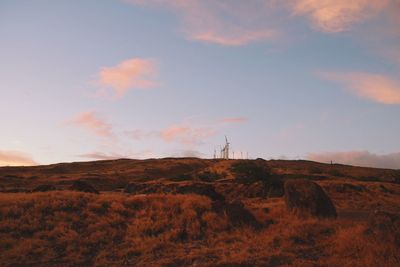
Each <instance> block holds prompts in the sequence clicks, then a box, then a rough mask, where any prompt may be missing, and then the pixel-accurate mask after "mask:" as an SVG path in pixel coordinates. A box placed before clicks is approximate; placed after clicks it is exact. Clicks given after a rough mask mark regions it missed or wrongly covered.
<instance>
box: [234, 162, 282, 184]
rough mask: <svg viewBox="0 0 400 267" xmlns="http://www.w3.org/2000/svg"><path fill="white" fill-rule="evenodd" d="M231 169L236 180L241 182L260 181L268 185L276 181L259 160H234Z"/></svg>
mask: <svg viewBox="0 0 400 267" xmlns="http://www.w3.org/2000/svg"><path fill="white" fill-rule="evenodd" d="M231 171H232V172H233V173H234V175H235V179H236V181H237V182H238V183H242V184H252V183H255V182H262V183H264V184H265V185H270V184H272V183H275V182H276V181H275V180H276V178H274V176H273V175H272V173H271V171H270V169H269V168H268V166H267V165H266V164H265V162H264V161H261V160H256V161H250V160H241V161H238V162H235V163H234V164H233V165H232V167H231Z"/></svg>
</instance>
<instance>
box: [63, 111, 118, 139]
mask: <svg viewBox="0 0 400 267" xmlns="http://www.w3.org/2000/svg"><path fill="white" fill-rule="evenodd" d="M70 123H71V124H74V125H76V126H79V127H82V128H85V129H87V130H89V131H90V132H92V133H94V134H96V135H98V136H100V137H112V136H113V133H112V127H111V125H110V124H109V123H107V122H106V121H104V120H103V119H101V118H99V117H98V115H97V114H96V113H95V112H93V111H87V112H82V113H80V114H78V115H77V116H75V118H73V119H72V120H70Z"/></svg>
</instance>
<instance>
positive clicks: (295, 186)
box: [284, 179, 337, 218]
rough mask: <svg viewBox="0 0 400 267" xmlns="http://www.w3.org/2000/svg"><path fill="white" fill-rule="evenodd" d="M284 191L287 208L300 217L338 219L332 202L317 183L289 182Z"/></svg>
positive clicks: (286, 183) (306, 181)
mask: <svg viewBox="0 0 400 267" xmlns="http://www.w3.org/2000/svg"><path fill="white" fill-rule="evenodd" d="M284 189H285V196H284V197H285V203H286V206H287V208H288V209H289V210H291V211H294V212H295V213H297V214H298V215H311V216H315V217H320V218H336V217H337V213H336V209H335V206H334V205H333V203H332V200H331V199H330V198H329V197H328V196H327V194H326V193H325V192H324V190H323V189H322V187H321V186H319V185H318V184H317V183H315V182H312V181H309V180H303V179H301V180H287V181H286V182H285V186H284Z"/></svg>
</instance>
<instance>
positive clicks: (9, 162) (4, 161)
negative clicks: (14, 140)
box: [0, 150, 37, 166]
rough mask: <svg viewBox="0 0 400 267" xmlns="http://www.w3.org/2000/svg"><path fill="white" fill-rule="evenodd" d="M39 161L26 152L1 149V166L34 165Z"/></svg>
mask: <svg viewBox="0 0 400 267" xmlns="http://www.w3.org/2000/svg"><path fill="white" fill-rule="evenodd" d="M32 165H37V163H36V162H35V161H34V160H33V159H32V157H31V156H30V155H28V154H26V153H23V152H19V151H9V150H0V166H32Z"/></svg>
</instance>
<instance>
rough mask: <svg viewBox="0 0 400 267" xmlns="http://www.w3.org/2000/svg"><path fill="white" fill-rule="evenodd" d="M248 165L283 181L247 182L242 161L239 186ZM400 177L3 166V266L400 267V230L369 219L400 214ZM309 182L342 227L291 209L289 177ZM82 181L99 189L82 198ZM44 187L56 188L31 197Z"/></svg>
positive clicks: (169, 166)
mask: <svg viewBox="0 0 400 267" xmlns="http://www.w3.org/2000/svg"><path fill="white" fill-rule="evenodd" d="M243 162H251V164H253V163H256V164H257V166H258V167H260V166H261V167H265V170H266V171H268V173H266V174H265V176H266V177H267V178H268V179H273V180H268V179H264V178H262V179H260V180H254V181H252V182H251V183H246V178H249V179H250V178H251V177H250V176H252V175H253V174H254V173H255V172H254V171H256V169H252V168H253V167H251V166H253V165H251V164H250V165H242V167H243V166H245V167H246V168H249V169H248V170H246V171H247V172H245V173H247V176H249V177H247V176H246V175H245V176H246V177H244V181H243V179H242V178H243V177H241V179H238V177H239V175H243V173H239V172H238V171H237V170H238V166H239V167H240V166H241V165H240V164H243ZM398 175H399V172H398V171H396V170H388V169H373V168H362V167H352V166H344V165H336V164H334V165H330V164H321V163H316V162H310V161H282V160H273V161H264V160H256V161H239V160H206V159H196V158H179V159H175V158H166V159H149V160H130V159H121V160H112V161H95V162H81V163H62V164H55V165H48V166H35V167H3V168H0V190H1V193H0V240H1V242H0V263H1V265H2V266H399V265H400V257H399V255H400V239H397V238H398V237H397V236H396V233H397V232H395V230H396V229H397V230H398V229H399V228H388V229H383V230H382V231H381V230H379V231H376V230H374V228H373V227H372V226H371V224H370V222H369V219H368V218H369V217H370V216H371V214H372V213H373V211H375V210H385V211H389V212H392V213H393V214H400V184H399V176H398ZM304 178H306V179H311V180H314V181H315V182H317V183H318V184H319V185H321V186H322V187H323V189H324V190H325V192H326V193H327V194H328V196H329V197H330V198H331V199H332V201H333V203H334V205H335V207H336V209H337V211H338V214H339V216H338V218H337V219H317V218H312V217H308V216H303V217H299V216H296V215H294V214H292V213H290V212H288V211H287V209H286V207H285V203H284V200H283V198H282V194H281V193H280V191H279V187H280V186H281V183H280V181H284V180H286V179H304ZM263 179H264V180H263ZM78 180H79V181H83V182H85V183H87V184H89V185H91V186H93V187H94V188H95V189H97V190H98V191H99V192H100V193H99V194H94V193H85V192H77V191H75V190H71V188H70V186H71V185H72V184H73V183H74V181H78ZM271 181H273V183H270V182H271ZM41 185H52V186H53V187H49V188H47V189H46V190H49V191H47V192H32V190H33V191H35V188H37V187H38V186H41ZM270 188H273V189H277V190H275V191H271V190H270ZM128 189H129V190H128ZM271 192H274V193H272V194H271ZM219 197H221V198H223V199H225V201H221V200H220V199H219ZM231 203H233V204H231ZM237 203H239V204H237ZM385 225H386V224H385ZM395 227H398V225H397V226H396V225H395ZM393 229H395V230H393Z"/></svg>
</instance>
